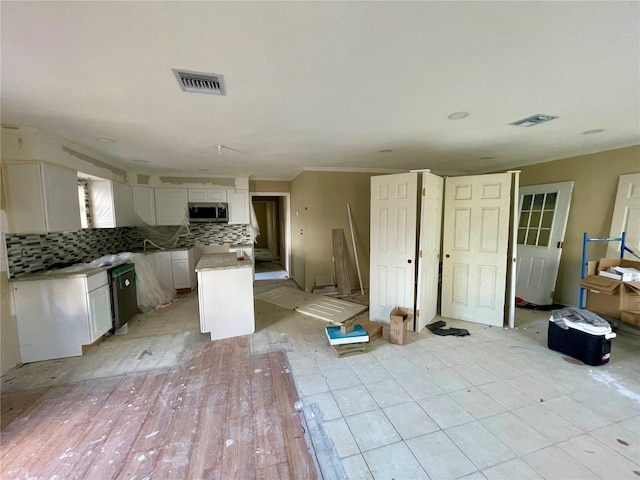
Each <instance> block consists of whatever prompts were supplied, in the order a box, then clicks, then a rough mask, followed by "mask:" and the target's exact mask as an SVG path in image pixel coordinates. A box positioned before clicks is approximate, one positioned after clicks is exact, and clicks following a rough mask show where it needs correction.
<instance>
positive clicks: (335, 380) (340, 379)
mask: <svg viewBox="0 0 640 480" xmlns="http://www.w3.org/2000/svg"><path fill="white" fill-rule="evenodd" d="M342 365H343V367H342V368H336V369H333V370H327V371H326V372H325V373H324V379H325V381H326V382H327V385H329V388H330V389H331V390H341V389H343V388H349V387H356V386H358V385H362V382H361V381H360V378H359V377H358V375H356V372H354V371H353V369H352V368H351V366H350V365H349V364H348V363H343V364H342ZM345 365H346V367H344V366H345Z"/></svg>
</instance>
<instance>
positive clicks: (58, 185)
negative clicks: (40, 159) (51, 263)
mask: <svg viewBox="0 0 640 480" xmlns="http://www.w3.org/2000/svg"><path fill="white" fill-rule="evenodd" d="M42 180H43V181H42V184H43V189H44V207H45V212H46V219H47V231H49V232H64V231H70V230H80V229H81V228H82V226H81V225H80V202H79V201H78V172H76V171H75V170H71V169H70V168H66V167H60V166H58V165H52V164H50V163H43V164H42Z"/></svg>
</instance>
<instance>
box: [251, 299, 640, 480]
mask: <svg viewBox="0 0 640 480" xmlns="http://www.w3.org/2000/svg"><path fill="white" fill-rule="evenodd" d="M257 312H258V318H259V319H260V321H259V325H261V328H260V330H259V331H257V332H256V334H255V335H254V337H253V347H254V349H255V350H256V351H261V350H268V349H271V348H283V349H286V350H287V351H288V357H289V360H290V362H291V370H292V373H293V375H294V378H295V381H296V385H297V388H298V392H299V395H300V398H301V401H302V402H304V403H305V404H306V405H311V404H315V405H317V406H318V407H319V409H320V412H321V415H322V427H323V428H324V430H325V432H326V433H327V434H328V435H329V436H330V438H331V439H332V442H333V444H334V446H335V453H336V455H338V456H339V457H340V458H341V463H342V466H343V468H344V471H345V475H346V478H350V479H376V480H378V479H395V480H401V479H420V478H425V479H428V478H431V479H457V478H465V479H488V480H494V479H541V478H544V479H550V480H551V479H583V478H584V479H588V478H603V479H624V478H629V479H632V478H636V479H637V478H638V476H640V362H638V360H639V358H640V337H638V336H635V335H633V334H631V333H625V332H619V334H618V338H616V339H615V340H614V341H613V352H612V360H611V362H610V363H609V364H607V365H603V366H599V367H591V366H588V365H584V364H582V363H580V362H576V361H575V360H573V359H570V358H568V357H566V356H564V355H562V354H559V353H557V352H553V351H551V350H549V349H548V348H547V346H546V338H547V336H546V327H547V321H548V313H545V312H534V311H528V310H518V312H517V325H518V329H514V330H509V329H502V328H495V327H493V328H492V327H485V326H482V325H477V324H473V323H467V322H458V321H451V320H446V321H447V322H448V326H454V327H462V328H467V329H468V330H469V331H470V332H471V336H469V337H460V338H456V337H438V336H436V335H433V334H431V333H430V332H429V331H427V330H426V329H425V331H424V332H421V333H412V332H411V333H409V342H408V343H407V344H406V345H404V346H395V345H391V344H389V343H387V341H386V338H388V330H387V329H386V328H385V333H384V338H385V339H382V340H378V341H376V342H374V343H373V344H371V345H370V347H369V351H368V352H367V353H366V354H361V355H356V356H352V357H347V358H342V359H337V358H335V356H334V355H333V353H332V352H331V351H330V349H329V347H328V345H327V342H326V338H325V337H324V334H323V330H322V329H323V326H324V325H323V324H322V323H321V322H319V321H318V320H313V319H309V318H306V317H304V316H302V315H300V314H297V313H294V312H288V311H286V310H285V309H282V308H280V307H277V306H274V305H268V304H265V303H262V302H259V301H258V302H257ZM322 468H323V466H322V462H320V469H321V470H322ZM324 473H325V478H329V477H328V476H327V474H326V472H324Z"/></svg>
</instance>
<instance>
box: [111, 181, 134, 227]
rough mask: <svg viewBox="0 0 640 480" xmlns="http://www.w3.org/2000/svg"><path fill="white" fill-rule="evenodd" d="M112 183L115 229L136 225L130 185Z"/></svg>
mask: <svg viewBox="0 0 640 480" xmlns="http://www.w3.org/2000/svg"><path fill="white" fill-rule="evenodd" d="M112 183H113V189H112V191H113V206H114V208H115V217H116V227H131V226H133V225H135V224H136V222H135V219H134V216H133V192H132V188H131V185H127V184H126V183H120V182H112Z"/></svg>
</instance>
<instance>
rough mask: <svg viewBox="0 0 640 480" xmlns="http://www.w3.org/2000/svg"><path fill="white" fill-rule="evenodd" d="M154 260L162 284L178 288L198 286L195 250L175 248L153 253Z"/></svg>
mask: <svg viewBox="0 0 640 480" xmlns="http://www.w3.org/2000/svg"><path fill="white" fill-rule="evenodd" d="M153 261H154V264H155V266H156V272H157V273H158V279H159V281H160V283H161V284H163V285H165V286H168V287H170V288H174V289H176V290H179V289H183V288H189V289H191V290H193V289H194V288H195V287H196V270H195V268H196V265H195V252H194V250H193V248H190V249H188V250H173V251H169V252H155V253H153Z"/></svg>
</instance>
